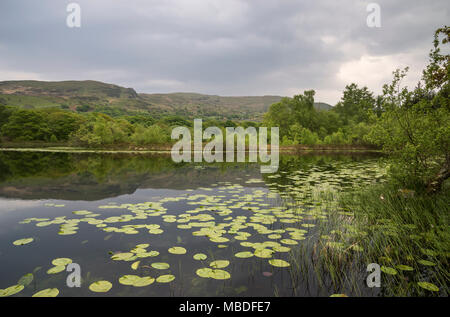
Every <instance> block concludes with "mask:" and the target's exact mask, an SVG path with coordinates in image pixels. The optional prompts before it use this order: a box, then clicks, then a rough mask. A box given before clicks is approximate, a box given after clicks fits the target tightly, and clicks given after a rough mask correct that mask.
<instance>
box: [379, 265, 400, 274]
mask: <svg viewBox="0 0 450 317" xmlns="http://www.w3.org/2000/svg"><path fill="white" fill-rule="evenodd" d="M381 271H383V272H384V273H386V274H389V275H396V274H397V270H396V269H394V268H392V267H389V266H382V267H381Z"/></svg>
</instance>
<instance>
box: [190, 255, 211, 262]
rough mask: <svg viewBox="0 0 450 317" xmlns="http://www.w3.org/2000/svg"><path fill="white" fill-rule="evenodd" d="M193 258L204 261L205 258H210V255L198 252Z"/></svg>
mask: <svg viewBox="0 0 450 317" xmlns="http://www.w3.org/2000/svg"><path fill="white" fill-rule="evenodd" d="M193 258H194V260H197V261H203V260H206V259H207V258H208V256H207V255H206V254H203V253H197V254H194V256H193Z"/></svg>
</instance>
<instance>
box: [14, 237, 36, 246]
mask: <svg viewBox="0 0 450 317" xmlns="http://www.w3.org/2000/svg"><path fill="white" fill-rule="evenodd" d="M33 240H34V239H33V238H25V239H19V240H16V241H14V242H13V244H14V245H25V244H28V243H30V242H33Z"/></svg>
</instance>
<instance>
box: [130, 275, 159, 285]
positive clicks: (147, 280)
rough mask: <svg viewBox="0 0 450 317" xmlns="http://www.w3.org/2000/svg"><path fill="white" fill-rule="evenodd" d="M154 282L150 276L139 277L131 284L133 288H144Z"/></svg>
mask: <svg viewBox="0 0 450 317" xmlns="http://www.w3.org/2000/svg"><path fill="white" fill-rule="evenodd" d="M154 282H155V279H154V278H153V277H150V276H144V277H140V278H139V279H138V280H136V281H135V282H134V283H133V286H134V287H144V286H148V285H150V284H153V283H154Z"/></svg>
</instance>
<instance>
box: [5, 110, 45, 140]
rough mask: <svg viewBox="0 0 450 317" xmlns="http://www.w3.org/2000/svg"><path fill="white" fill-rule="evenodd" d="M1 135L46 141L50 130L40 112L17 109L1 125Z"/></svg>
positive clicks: (18, 138) (16, 138) (17, 138)
mask: <svg viewBox="0 0 450 317" xmlns="http://www.w3.org/2000/svg"><path fill="white" fill-rule="evenodd" d="M2 135H3V136H5V137H7V138H9V139H11V140H16V141H48V140H49V138H50V136H51V130H50V127H49V125H48V123H47V121H46V120H45V117H44V116H43V115H42V114H41V113H40V112H38V111H34V110H18V111H15V112H13V113H12V114H11V116H10V117H9V120H8V122H7V123H6V124H4V125H3V127H2Z"/></svg>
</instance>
